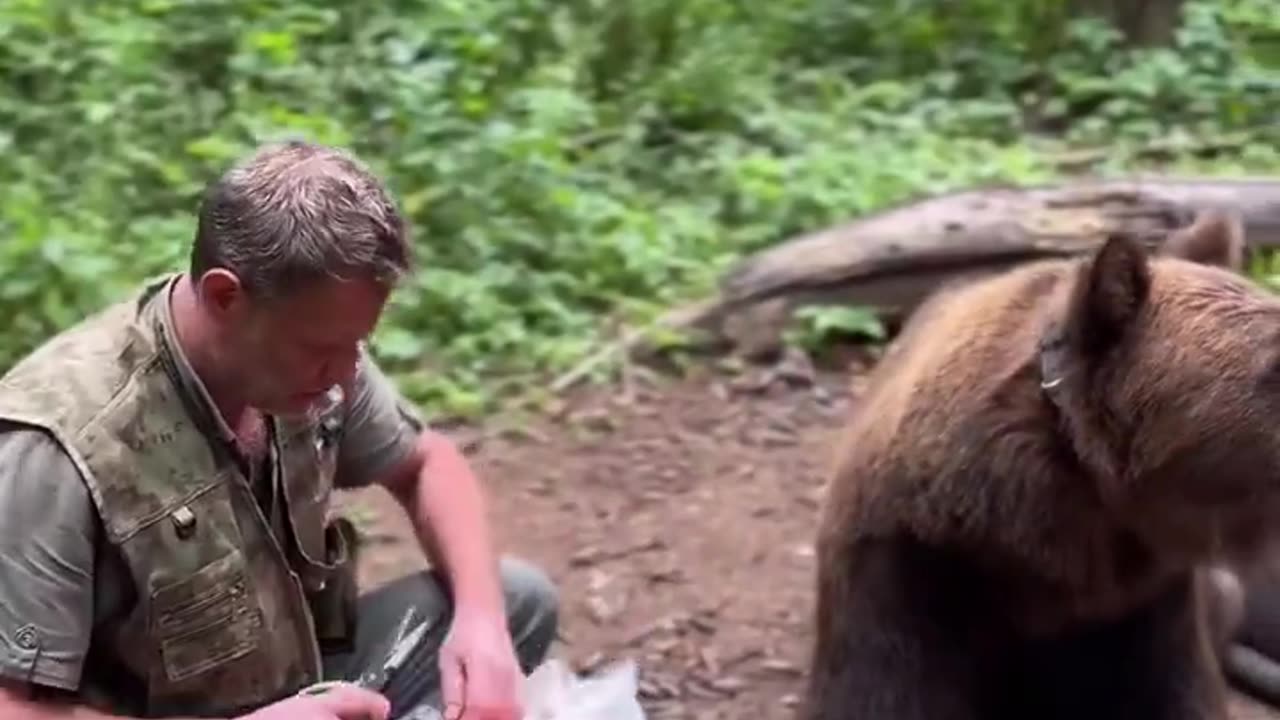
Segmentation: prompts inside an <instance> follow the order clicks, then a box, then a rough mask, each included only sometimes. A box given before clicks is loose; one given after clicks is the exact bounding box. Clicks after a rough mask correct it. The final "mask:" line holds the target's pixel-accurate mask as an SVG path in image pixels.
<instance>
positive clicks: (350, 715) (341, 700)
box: [315, 684, 391, 720]
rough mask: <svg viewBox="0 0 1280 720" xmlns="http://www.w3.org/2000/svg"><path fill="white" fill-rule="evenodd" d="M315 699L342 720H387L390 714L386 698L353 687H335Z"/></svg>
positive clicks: (345, 685)
mask: <svg viewBox="0 0 1280 720" xmlns="http://www.w3.org/2000/svg"><path fill="white" fill-rule="evenodd" d="M315 697H316V700H318V701H319V702H320V703H321V704H322V705H324V707H325V709H326V710H328V711H329V712H331V713H333V714H334V715H337V716H338V717H339V718H341V719H342V720H387V716H388V715H390V714H391V702H390V701H389V700H387V698H386V697H384V696H382V695H380V694H379V693H376V692H373V691H372V690H366V689H364V688H362V687H357V686H355V685H347V684H343V685H337V686H335V687H332V688H330V689H328V690H326V691H325V692H323V693H321V694H320V695H317V696H315Z"/></svg>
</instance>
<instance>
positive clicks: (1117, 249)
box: [1066, 235, 1151, 353]
mask: <svg viewBox="0 0 1280 720" xmlns="http://www.w3.org/2000/svg"><path fill="white" fill-rule="evenodd" d="M1150 289H1151V269H1150V267H1149V266H1148V257H1147V249H1146V248H1145V247H1144V246H1143V245H1142V244H1141V243H1139V242H1138V241H1137V240H1135V239H1134V238H1133V237H1131V236H1128V235H1113V236H1111V237H1109V238H1107V240H1106V242H1104V243H1103V245H1102V247H1101V248H1100V249H1098V251H1097V252H1096V253H1095V254H1094V256H1093V257H1092V258H1090V259H1089V260H1087V261H1085V263H1084V264H1083V265H1082V266H1081V268H1080V272H1079V274H1078V275H1077V277H1076V285H1075V288H1074V289H1073V290H1072V294H1071V301H1070V305H1069V306H1068V307H1067V318H1066V327H1067V338H1068V340H1069V342H1070V343H1071V344H1072V345H1074V346H1075V347H1076V348H1077V349H1078V350H1080V351H1083V352H1085V353H1096V352H1101V351H1103V350H1105V349H1106V348H1107V347H1109V346H1111V345H1112V344H1114V343H1115V342H1116V341H1118V340H1119V339H1120V337H1121V335H1123V334H1124V332H1125V330H1126V329H1127V328H1128V327H1129V324H1130V323H1132V322H1133V319H1134V318H1135V317H1137V315H1138V312H1139V310H1141V309H1142V305H1143V303H1144V302H1146V299H1147V294H1148V292H1149V291H1150Z"/></svg>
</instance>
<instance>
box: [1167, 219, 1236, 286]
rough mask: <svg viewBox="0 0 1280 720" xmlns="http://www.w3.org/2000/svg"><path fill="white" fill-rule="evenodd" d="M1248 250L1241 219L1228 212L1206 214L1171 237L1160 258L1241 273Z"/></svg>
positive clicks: (1176, 231)
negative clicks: (1245, 252) (1165, 257)
mask: <svg viewBox="0 0 1280 720" xmlns="http://www.w3.org/2000/svg"><path fill="white" fill-rule="evenodd" d="M1244 250H1245V242H1244V224H1243V223H1242V222H1241V220H1240V216H1239V215H1237V214H1235V213H1231V212H1226V211H1224V210H1206V211H1204V212H1202V213H1200V214H1199V215H1198V216H1196V219H1195V221H1194V222H1192V223H1191V224H1190V225H1188V226H1186V227H1184V228H1180V229H1178V230H1175V231H1174V232H1172V233H1170V234H1169V237H1168V238H1166V239H1165V241H1164V244H1163V245H1162V246H1161V248H1160V254H1161V255H1166V256H1169V257H1176V258H1181V259H1183V260H1190V261H1191V262H1195V263H1200V264H1202V265H1214V266H1217V267H1222V268H1226V269H1228V270H1232V271H1235V272H1241V271H1243V270H1244V262H1245V260H1244Z"/></svg>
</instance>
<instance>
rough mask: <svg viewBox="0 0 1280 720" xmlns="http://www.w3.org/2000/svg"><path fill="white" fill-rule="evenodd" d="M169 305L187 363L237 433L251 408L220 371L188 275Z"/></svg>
mask: <svg viewBox="0 0 1280 720" xmlns="http://www.w3.org/2000/svg"><path fill="white" fill-rule="evenodd" d="M169 303H170V308H171V311H172V314H173V326H174V334H175V335H176V336H177V342H178V344H179V345H180V346H181V347H182V352H183V354H184V355H185V356H186V358H187V362H189V363H190V364H191V369H192V370H193V371H194V372H195V374H196V377H198V378H199V379H200V382H201V383H203V384H204V386H205V389H206V390H207V391H208V393H209V397H210V398H212V400H213V404H214V405H215V407H216V410H217V412H218V413H219V414H221V415H222V418H223V421H224V422H226V423H227V425H228V427H231V428H232V429H235V428H236V427H238V426H239V424H240V420H241V418H242V416H243V415H244V413H245V411H246V410H248V409H249V407H248V404H247V403H246V402H245V400H244V398H243V396H241V395H240V394H239V393H237V392H235V391H234V390H232V388H234V387H235V383H234V381H233V380H232V379H231V378H229V377H228V376H227V374H226V373H225V372H221V371H220V370H219V367H218V363H217V361H216V358H215V357H214V353H213V352H211V351H210V347H211V345H212V341H213V329H212V328H211V327H210V325H209V322H208V320H207V319H206V318H205V317H204V311H203V309H202V308H201V307H200V303H199V300H198V299H197V298H196V294H195V289H194V288H193V287H192V286H191V279H190V277H189V276H188V275H185V274H184V275H182V276H181V277H180V278H178V282H177V283H175V285H174V288H173V294H172V296H171V297H170V298H169Z"/></svg>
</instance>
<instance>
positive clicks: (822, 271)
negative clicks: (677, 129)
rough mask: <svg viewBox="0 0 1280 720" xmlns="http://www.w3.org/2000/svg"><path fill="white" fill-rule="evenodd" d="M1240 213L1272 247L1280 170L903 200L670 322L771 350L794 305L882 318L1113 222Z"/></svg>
mask: <svg viewBox="0 0 1280 720" xmlns="http://www.w3.org/2000/svg"><path fill="white" fill-rule="evenodd" d="M1210 208H1214V209H1227V210H1231V211H1234V212H1236V213H1238V214H1239V215H1240V217H1241V218H1242V220H1243V222H1244V226H1245V239H1246V243H1247V244H1248V247H1249V248H1250V252H1254V251H1257V250H1259V249H1274V248H1280V179H1266V178H1221V179H1220V178H1168V177H1159V178H1156V177H1131V178H1124V179H1105V180H1086V181H1077V182H1071V183H1065V184H1056V185H1039V186H1030V187H1008V186H1002V187H983V188H975V189H968V190H962V191H957V192H953V193H948V194H943V195H935V196H931V197H926V198H924V199H919V200H916V201H913V202H907V203H903V204H900V205H897V206H894V207H891V208H889V209H886V210H883V211H880V212H877V213H874V214H872V215H869V216H867V217H864V218H860V219H857V220H854V221H852V222H849V223H845V224H842V225H839V226H836V227H832V228H829V229H825V230H820V231H817V232H812V233H806V234H803V235H800V236H798V237H794V238H791V239H788V240H785V241H784V242H782V243H781V244H779V245H776V246H773V247H770V248H768V249H766V250H764V251H762V252H759V253H757V254H754V255H752V256H749V257H747V258H745V259H744V260H742V261H741V262H739V263H738V264H737V265H736V266H735V267H733V268H732V269H731V270H730V271H729V272H728V273H727V274H726V275H725V277H724V278H723V279H722V282H721V285H720V288H719V293H718V295H717V296H716V297H713V298H711V299H709V300H707V301H705V302H703V303H700V304H699V305H698V306H697V307H694V308H686V309H684V310H682V311H681V312H680V313H678V314H676V315H673V316H672V317H671V319H670V322H671V323H672V324H673V325H676V326H679V327H683V328H686V329H696V330H699V331H702V332H705V333H709V334H710V335H711V337H712V338H713V339H714V340H716V341H719V342H727V343H729V344H730V345H733V346H736V347H737V348H738V349H739V351H740V352H743V354H746V355H750V356H759V355H762V354H767V353H770V352H772V351H775V350H776V349H778V348H779V347H780V344H781V332H782V330H783V329H784V327H785V325H786V322H787V320H788V318H789V317H790V315H791V313H792V312H793V311H794V310H795V308H797V307H800V306H802V305H813V304H822V305H830V304H839V305H860V306H866V307H868V308H870V309H872V310H874V311H875V312H876V313H877V314H879V315H880V316H881V317H882V318H884V319H885V320H887V321H888V322H890V323H894V322H898V321H900V320H901V319H902V318H903V317H905V316H906V315H908V314H909V313H910V312H911V311H912V310H913V309H914V308H915V307H916V306H917V305H918V304H919V303H920V301H921V300H923V299H924V298H925V297H926V296H927V295H929V294H931V293H932V292H934V291H935V290H936V289H938V288H939V287H941V286H942V285H944V284H948V283H952V282H956V281H963V280H967V279H971V278H975V277H978V276H981V275H985V274H988V273H992V272H998V271H1001V270H1005V269H1008V268H1011V267H1013V266H1015V265H1018V264H1021V263H1025V262H1028V261H1032V260H1038V259H1042V258H1050V257H1067V256H1072V255H1077V254H1081V253H1085V252H1088V251H1090V250H1092V249H1094V248H1096V247H1097V246H1098V245H1099V244H1100V243H1101V242H1102V240H1103V239H1104V238H1105V237H1106V236H1107V235H1109V234H1112V233H1118V232H1119V233H1128V234H1131V235H1133V236H1135V237H1138V238H1140V239H1142V240H1143V241H1145V242H1147V243H1148V244H1149V245H1151V246H1155V245H1157V244H1158V243H1159V242H1160V240H1161V239H1162V238H1163V237H1164V236H1165V235H1166V234H1168V233H1169V232H1170V231H1171V230H1173V229H1176V228H1179V227H1183V226H1185V225H1187V224H1188V223H1190V222H1191V219H1192V218H1193V217H1194V216H1195V215H1196V214H1197V213H1198V212H1200V211H1201V210H1205V209H1210Z"/></svg>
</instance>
